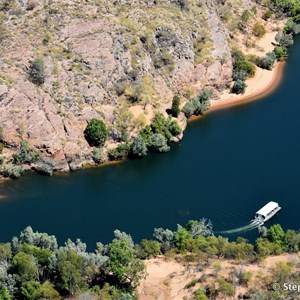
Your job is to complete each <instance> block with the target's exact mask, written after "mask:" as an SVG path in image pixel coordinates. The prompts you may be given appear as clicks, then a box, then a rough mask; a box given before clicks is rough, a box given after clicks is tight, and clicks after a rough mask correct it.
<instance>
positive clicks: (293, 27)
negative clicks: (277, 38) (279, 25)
mask: <svg viewBox="0 0 300 300" xmlns="http://www.w3.org/2000/svg"><path fill="white" fill-rule="evenodd" d="M284 31H285V33H287V34H290V33H291V34H294V35H296V34H299V33H300V24H297V23H295V22H294V21H293V20H291V19H289V20H288V21H287V23H286V25H285V27H284Z"/></svg>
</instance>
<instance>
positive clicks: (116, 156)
mask: <svg viewBox="0 0 300 300" xmlns="http://www.w3.org/2000/svg"><path fill="white" fill-rule="evenodd" d="M129 151H130V145H129V144H127V143H125V144H120V145H118V147H117V148H114V149H111V150H110V151H109V152H108V156H109V159H110V160H121V159H124V158H126V157H127V156H128V154H129Z"/></svg>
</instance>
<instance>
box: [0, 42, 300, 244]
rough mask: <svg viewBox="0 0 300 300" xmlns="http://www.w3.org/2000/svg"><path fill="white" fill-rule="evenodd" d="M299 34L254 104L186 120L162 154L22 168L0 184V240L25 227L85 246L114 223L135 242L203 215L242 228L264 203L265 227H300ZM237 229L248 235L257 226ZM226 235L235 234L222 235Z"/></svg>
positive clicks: (105, 238)
mask: <svg viewBox="0 0 300 300" xmlns="http://www.w3.org/2000/svg"><path fill="white" fill-rule="evenodd" d="M299 77H300V39H299V38H298V40H297V41H296V44H295V46H294V47H293V49H292V53H291V55H290V58H289V61H288V65H287V67H286V69H285V76H284V80H283V82H282V84H281V86H280V87H279V88H278V89H277V90H276V91H275V92H274V93H273V94H272V95H269V96H267V97H265V98H264V99H263V100H261V101H257V102H253V103H250V104H247V105H243V106H238V107H234V108H230V109H226V110H223V111H216V112H213V113H210V114H209V115H207V116H206V117H205V118H203V119H202V120H199V121H197V122H193V123H192V124H190V125H189V127H188V129H187V130H186V133H185V136H184V140H183V141H182V142H181V143H180V144H177V145H174V146H173V147H172V150H171V152H169V153H167V154H162V155H149V156H148V157H147V158H145V159H142V160H131V161H127V162H124V163H121V164H117V165H111V166H106V167H102V168H95V169H87V170H81V171H77V172H73V173H71V174H67V175H58V176H53V177H44V176H40V175H36V174H33V173H32V174H28V175H26V176H25V177H23V178H21V179H19V180H12V181H9V182H8V183H6V184H5V185H2V186H0V194H4V195H5V196H6V199H5V200H1V201H0V240H1V241H9V240H10V239H11V238H12V237H13V236H14V235H17V234H19V232H20V231H21V230H22V229H24V228H25V227H26V226H28V225H31V226H32V227H33V229H34V230H39V231H46V232H48V233H51V234H55V235H56V236H57V237H58V239H59V242H60V243H62V242H63V241H65V240H66V239H67V238H72V239H75V238H81V239H82V240H83V241H85V242H87V243H88V245H89V247H91V248H93V247H94V245H95V242H96V241H102V242H105V243H106V242H109V241H110V240H111V239H112V237H113V230H114V229H116V228H118V229H121V230H123V231H126V232H128V233H130V234H131V235H132V236H133V238H134V239H135V240H136V241H138V240H139V239H141V238H145V237H146V238H150V237H151V236H152V233H153V228H155V227H168V228H171V229H176V224H177V223H180V224H185V222H186V221H187V220H189V219H198V218H201V217H206V218H209V219H211V220H212V222H213V225H214V228H215V230H217V231H218V230H226V229H232V228H236V227H239V226H243V225H245V224H246V223H247V222H248V221H249V220H250V219H251V218H252V217H253V215H254V213H255V212H256V211H257V210H258V209H259V208H261V206H263V205H264V204H265V203H267V202H268V201H270V200H275V201H278V202H279V203H280V205H281V206H282V211H281V212H280V214H279V215H277V216H276V217H274V218H273V219H272V220H271V221H270V222H269V223H268V225H271V224H273V223H274V222H276V223H277V222H279V223H281V224H282V226H283V227H284V228H293V229H299V228H300V221H299V211H300V133H299V129H300V117H299V112H300V97H299ZM239 235H242V236H245V237H247V238H250V239H254V238H255V237H256V236H257V231H256V230H254V231H250V232H241V233H240V234H239ZM229 237H230V238H231V237H232V238H233V237H234V236H232V235H231V236H229Z"/></svg>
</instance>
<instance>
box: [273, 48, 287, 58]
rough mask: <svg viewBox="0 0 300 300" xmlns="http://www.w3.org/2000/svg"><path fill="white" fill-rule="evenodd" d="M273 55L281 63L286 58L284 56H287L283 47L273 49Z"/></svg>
mask: <svg viewBox="0 0 300 300" xmlns="http://www.w3.org/2000/svg"><path fill="white" fill-rule="evenodd" d="M274 53H275V56H276V59H277V60H278V61H281V60H283V59H284V57H286V55H287V49H286V48H285V47H281V46H276V47H275V48H274Z"/></svg>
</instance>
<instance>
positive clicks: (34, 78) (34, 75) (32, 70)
mask: <svg viewBox="0 0 300 300" xmlns="http://www.w3.org/2000/svg"><path fill="white" fill-rule="evenodd" d="M28 75H29V79H30V81H31V82H33V83H34V84H37V85H42V84H43V83H44V82H45V63H44V61H43V60H42V59H41V58H36V59H35V60H34V61H32V62H31V64H30V66H29V70H28Z"/></svg>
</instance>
